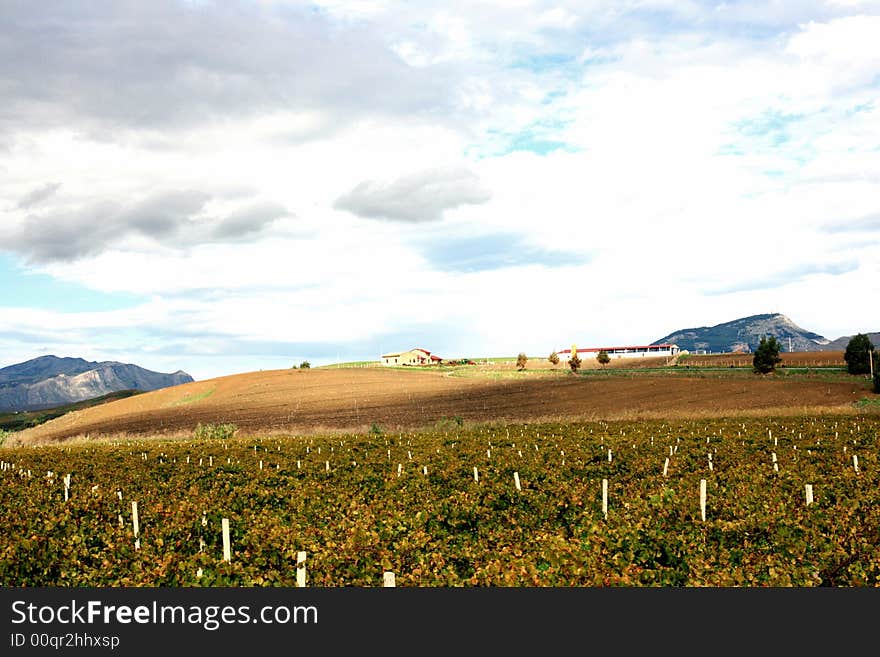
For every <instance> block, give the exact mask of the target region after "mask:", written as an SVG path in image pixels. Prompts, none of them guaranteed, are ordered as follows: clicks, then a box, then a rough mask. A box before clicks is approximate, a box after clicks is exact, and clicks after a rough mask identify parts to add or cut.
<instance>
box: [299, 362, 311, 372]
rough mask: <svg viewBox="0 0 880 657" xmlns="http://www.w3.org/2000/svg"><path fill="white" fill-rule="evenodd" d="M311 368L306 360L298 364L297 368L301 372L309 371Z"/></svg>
mask: <svg viewBox="0 0 880 657" xmlns="http://www.w3.org/2000/svg"><path fill="white" fill-rule="evenodd" d="M311 367H312V364H311V363H310V362H309V361H307V360H304V361H303V362H301V363H300V364H299V368H300V369H301V370H307V369H311Z"/></svg>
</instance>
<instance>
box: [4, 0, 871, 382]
mask: <svg viewBox="0 0 880 657" xmlns="http://www.w3.org/2000/svg"><path fill="white" fill-rule="evenodd" d="M878 34H880V1H878V0H865V1H859V0H823V1H819V0H815V1H813V0H803V1H791V2H783V1H771V2H697V1H693V0H620V1H613V2H612V1H610V0H609V1H598V0H596V1H590V0H577V1H568V0H559V1H557V2H542V1H540V0H504V1H501V0H499V1H490V0H482V1H481V0H473V1H470V2H461V3H451V2H448V1H446V0H444V1H435V0H424V1H420V2H405V1H404V2H392V1H390V0H389V1H384V0H346V1H343V0H316V1H314V2H297V1H292V0H291V1H284V0H252V1H250V2H245V1H239V2H219V1H218V2H212V1H210V0H188V1H187V0H150V1H149V2H145V1H135V0H94V1H91V2H88V3H69V2H66V1H61V0H41V2H39V3H33V2H30V1H29V0H0V366H5V365H9V364H13V363H17V362H21V361H24V360H27V359H30V358H35V357H38V356H41V355H46V354H55V355H57V356H76V357H83V358H88V359H90V360H119V361H123V362H130V363H136V364H138V365H141V366H143V367H147V368H149V369H153V370H157V371H162V372H171V371H176V370H178V369H182V370H185V371H186V372H188V373H190V374H191V375H192V376H193V377H195V378H196V379H206V378H211V377H215V376H222V375H226V374H233V373H237V372H246V371H254V370H259V369H276V368H286V367H290V366H291V365H294V364H298V363H300V362H301V361H303V360H308V361H309V362H310V363H311V364H312V365H313V366H314V365H322V364H328V363H333V362H340V361H351V360H372V359H376V358H378V356H379V355H380V354H382V353H386V352H391V351H399V350H404V349H409V348H412V347H416V346H418V347H423V348H426V349H428V350H430V351H432V352H434V353H437V354H439V355H440V356H442V357H447V358H454V357H464V356H467V357H478V356H506V355H514V354H516V353H518V352H520V351H524V352H526V353H528V354H530V355H535V356H544V355H549V354H550V352H551V351H553V350H558V349H563V348H567V347H568V346H570V345H571V344H572V343H576V344H577V345H578V346H584V347H588V346H595V345H613V344H647V343H650V342H653V341H655V340H657V339H659V338H661V337H663V336H665V335H667V334H669V333H672V332H674V331H676V330H678V329H682V328H687V327H695V326H711V325H715V324H718V323H722V322H725V321H729V320H733V319H736V318H739V317H743V316H747V315H753V314H759V313H770V312H781V313H783V314H785V315H787V316H788V317H790V318H791V319H792V320H793V321H794V322H796V323H797V324H799V325H800V326H802V327H804V328H805V329H807V330H811V331H815V332H817V333H820V334H822V335H824V336H826V337H828V338H831V339H834V338H837V337H840V336H842V335H852V334H854V333H857V332H867V331H878V330H880V303H878V292H880V248H878V245H880V193H878V192H880V39H878V38H877V35H878Z"/></svg>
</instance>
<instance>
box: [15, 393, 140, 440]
mask: <svg viewBox="0 0 880 657" xmlns="http://www.w3.org/2000/svg"><path fill="white" fill-rule="evenodd" d="M140 394H143V393H142V392H141V391H140V390H120V391H119V392H111V393H109V394H106V395H101V396H100V397H94V398H92V399H87V400H85V401H81V402H74V403H72V404H64V405H63V406H53V407H52V408H46V409H42V410H38V411H14V412H7V413H0V431H21V430H23V429H27V428H29V427H35V426H37V425H40V424H43V423H44V422H48V421H49V420H54V419H55V418H57V417H61V416H62V415H64V414H66V413H70V412H72V411H80V410H82V409H84V408H89V407H91V406H98V405H100V404H106V403H108V402H111V401H116V400H117V399H126V398H128V397H132V396H134V395H140Z"/></svg>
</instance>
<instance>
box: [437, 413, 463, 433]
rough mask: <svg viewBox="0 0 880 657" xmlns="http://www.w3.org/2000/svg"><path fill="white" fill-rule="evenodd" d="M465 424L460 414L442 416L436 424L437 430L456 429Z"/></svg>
mask: <svg viewBox="0 0 880 657" xmlns="http://www.w3.org/2000/svg"><path fill="white" fill-rule="evenodd" d="M462 426H464V420H463V419H462V418H461V416H460V415H456V416H454V417H451V418H449V417H441V418H440V419H439V420H437V423H436V424H435V425H434V429H435V430H436V431H455V430H456V429H459V428H461V427H462Z"/></svg>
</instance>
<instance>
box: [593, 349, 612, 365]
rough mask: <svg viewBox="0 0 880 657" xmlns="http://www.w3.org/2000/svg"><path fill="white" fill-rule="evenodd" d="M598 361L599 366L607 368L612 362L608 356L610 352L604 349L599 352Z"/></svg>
mask: <svg viewBox="0 0 880 657" xmlns="http://www.w3.org/2000/svg"><path fill="white" fill-rule="evenodd" d="M596 360H597V361H599V365H601V366H602V367H605V366H606V365H607V364H608V363H610V362H611V357H610V356H609V355H608V352H607V351H605V350H604V349H601V350H600V351H599V354H598V355H597V356H596Z"/></svg>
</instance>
